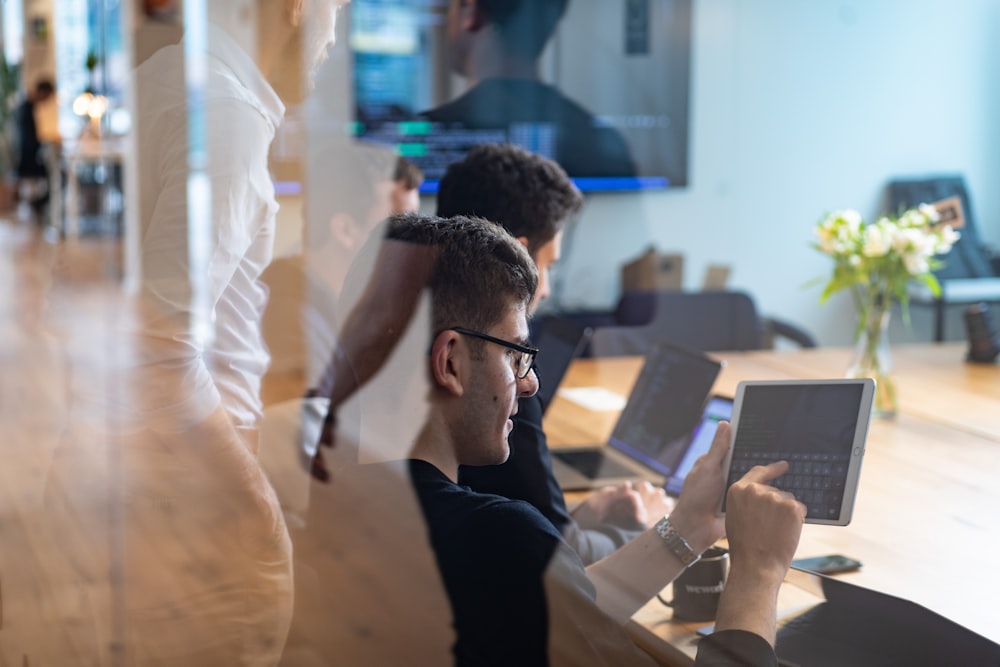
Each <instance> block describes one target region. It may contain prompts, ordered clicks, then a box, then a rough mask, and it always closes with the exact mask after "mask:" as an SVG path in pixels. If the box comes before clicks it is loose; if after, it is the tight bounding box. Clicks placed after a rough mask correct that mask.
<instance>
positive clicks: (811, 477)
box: [729, 452, 850, 519]
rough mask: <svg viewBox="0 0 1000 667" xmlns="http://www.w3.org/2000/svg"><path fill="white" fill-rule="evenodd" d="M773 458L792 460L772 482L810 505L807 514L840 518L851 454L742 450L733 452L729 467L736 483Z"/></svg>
mask: <svg viewBox="0 0 1000 667" xmlns="http://www.w3.org/2000/svg"><path fill="white" fill-rule="evenodd" d="M772 461H788V464H789V468H788V472H787V473H785V474H784V475H782V476H781V477H779V478H778V479H776V480H774V481H773V482H771V486H773V487H775V488H777V489H781V490H782V491H787V492H788V493H791V494H792V495H793V496H795V499H796V500H798V501H799V502H800V503H802V504H803V505H805V506H806V510H807V516H809V517H812V518H816V519H836V518H837V517H838V516H840V506H841V504H842V503H843V500H844V480H845V479H846V478H847V466H848V465H849V464H850V456H849V455H842V456H838V455H836V454H809V453H801V452H785V453H781V452H777V453H776V452H742V453H737V454H734V455H733V462H732V465H731V467H730V469H729V483H730V484H732V483H733V482H735V481H736V480H738V479H739V478H741V477H743V475H744V474H745V473H746V472H747V471H748V470H750V468H753V467H754V466H758V465H767V464H768V463H771V462H772Z"/></svg>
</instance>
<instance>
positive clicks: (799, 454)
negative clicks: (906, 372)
mask: <svg viewBox="0 0 1000 667" xmlns="http://www.w3.org/2000/svg"><path fill="white" fill-rule="evenodd" d="M874 394H875V381H874V380H872V379H869V378H863V379H856V380H788V381H784V380H782V381H768V382H741V383H740V384H739V386H738V387H737V389H736V399H735V403H734V405H733V419H732V424H733V443H732V447H730V448H729V454H728V455H727V456H726V461H725V464H724V468H723V469H724V470H726V471H728V478H727V482H726V489H727V490H728V488H729V486H730V485H731V484H732V483H733V482H735V481H736V480H738V479H740V478H741V477H743V475H744V474H745V473H746V472H747V471H748V470H750V468H752V467H754V466H756V465H767V464H768V463H773V462H774V461H788V464H789V469H788V472H787V473H785V474H784V475H782V476H781V477H779V478H778V479H776V480H774V481H773V482H772V483H771V484H772V486H774V487H776V488H779V489H782V490H784V491H788V492H789V493H791V494H793V495H794V496H795V497H796V498H797V499H798V500H799V501H800V502H801V503H802V504H804V505H805V506H806V523H820V524H827V525H832V526H846V525H847V524H848V523H850V522H851V514H852V513H853V511H854V496H855V493H856V492H857V489H858V479H859V476H860V474H861V460H862V458H863V456H864V452H865V439H866V438H867V437H868V423H869V421H870V420H871V412H872V398H873V397H874ZM725 510H726V498H725V493H723V497H722V500H721V505H720V513H721V514H724V513H725Z"/></svg>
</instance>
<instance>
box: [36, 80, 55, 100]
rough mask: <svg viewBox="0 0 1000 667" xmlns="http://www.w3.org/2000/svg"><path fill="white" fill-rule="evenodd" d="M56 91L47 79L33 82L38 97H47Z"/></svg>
mask: <svg viewBox="0 0 1000 667" xmlns="http://www.w3.org/2000/svg"><path fill="white" fill-rule="evenodd" d="M54 92H56V87H55V86H54V85H53V84H52V81H50V80H49V79H41V80H39V81H38V83H36V84H35V94H36V95H38V96H39V97H47V96H49V95H51V94H52V93H54Z"/></svg>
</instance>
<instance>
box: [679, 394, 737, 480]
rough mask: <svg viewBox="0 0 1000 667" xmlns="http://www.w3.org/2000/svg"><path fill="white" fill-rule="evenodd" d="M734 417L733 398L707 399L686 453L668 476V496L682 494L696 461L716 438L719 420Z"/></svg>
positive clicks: (714, 397)
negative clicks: (685, 481)
mask: <svg viewBox="0 0 1000 667" xmlns="http://www.w3.org/2000/svg"><path fill="white" fill-rule="evenodd" d="M732 417H733V399H732V398H730V397H728V396H720V395H718V394H713V395H712V396H709V397H708V400H707V401H705V407H704V409H703V410H702V411H701V419H700V420H699V421H698V425H697V426H695V427H694V430H693V431H692V432H691V435H690V437H689V438H688V442H687V446H686V447H685V448H684V454H683V455H682V456H681V458H680V460H679V461H678V462H677V465H676V466H674V469H673V472H671V473H670V474H669V475H668V476H667V481H666V482H665V483H664V485H663V488H664V490H665V491H666V492H667V495H668V496H673V497H675V498H676V497H677V496H679V495H680V494H681V488H683V486H684V480H685V479H686V478H687V476H688V473H689V472H691V468H693V467H694V464H695V462H696V461H697V460H698V459H699V458H701V455H702V454H706V453H707V452H708V449H709V448H710V447H711V446H712V440H714V439H715V431H716V429H718V428H719V422H722V421H726V422H727V421H729V420H730V419H732Z"/></svg>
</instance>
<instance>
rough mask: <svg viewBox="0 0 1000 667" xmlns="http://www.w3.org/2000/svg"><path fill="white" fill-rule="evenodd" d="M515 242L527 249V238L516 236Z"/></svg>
mask: <svg viewBox="0 0 1000 667" xmlns="http://www.w3.org/2000/svg"><path fill="white" fill-rule="evenodd" d="M517 242H518V243H520V244H521V245H523V246H524V249H525V250H527V249H528V237H527V236H518V237H517Z"/></svg>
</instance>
